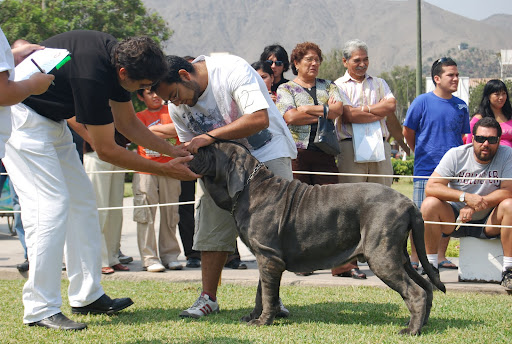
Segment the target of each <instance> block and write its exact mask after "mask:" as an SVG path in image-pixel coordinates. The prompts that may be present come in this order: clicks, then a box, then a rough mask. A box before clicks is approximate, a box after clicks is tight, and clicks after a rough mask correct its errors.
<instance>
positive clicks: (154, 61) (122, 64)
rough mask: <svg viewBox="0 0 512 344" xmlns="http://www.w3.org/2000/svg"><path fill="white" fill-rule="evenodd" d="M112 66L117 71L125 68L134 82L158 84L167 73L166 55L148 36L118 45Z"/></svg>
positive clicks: (133, 38) (128, 39)
mask: <svg viewBox="0 0 512 344" xmlns="http://www.w3.org/2000/svg"><path fill="white" fill-rule="evenodd" d="M112 64H113V65H114V66H115V68H116V69H117V70H119V69H120V68H125V69H126V72H127V74H128V77H129V78H130V79H132V80H143V79H148V80H151V81H154V82H156V81H158V80H159V79H160V78H161V77H162V76H163V75H164V74H166V72H167V63H166V62H165V56H164V53H163V52H162V50H160V48H159V47H158V44H156V42H155V41H153V40H152V39H151V38H149V37H146V36H139V37H131V38H127V39H125V40H123V41H122V42H120V43H118V44H117V45H116V46H115V47H114V49H113V50H112Z"/></svg>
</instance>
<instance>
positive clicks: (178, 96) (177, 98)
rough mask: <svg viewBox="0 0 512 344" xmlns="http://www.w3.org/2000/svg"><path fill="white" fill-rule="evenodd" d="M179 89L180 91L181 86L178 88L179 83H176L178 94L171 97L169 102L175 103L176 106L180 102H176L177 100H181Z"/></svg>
mask: <svg viewBox="0 0 512 344" xmlns="http://www.w3.org/2000/svg"><path fill="white" fill-rule="evenodd" d="M178 91H179V88H178V85H176V96H175V97H174V98H172V99H169V102H171V103H173V104H174V105H176V106H177V105H178V104H176V102H177V101H179V100H180V95H179V92H178Z"/></svg>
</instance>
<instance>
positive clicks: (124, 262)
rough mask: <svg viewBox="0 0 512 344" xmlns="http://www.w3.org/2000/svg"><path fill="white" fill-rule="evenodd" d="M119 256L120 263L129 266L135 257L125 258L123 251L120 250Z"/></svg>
mask: <svg viewBox="0 0 512 344" xmlns="http://www.w3.org/2000/svg"><path fill="white" fill-rule="evenodd" d="M118 256H119V262H120V263H121V264H128V263H131V262H133V257H130V256H125V255H124V254H123V252H121V250H119V254H118Z"/></svg>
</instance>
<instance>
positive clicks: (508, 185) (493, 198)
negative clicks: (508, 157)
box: [483, 180, 512, 208]
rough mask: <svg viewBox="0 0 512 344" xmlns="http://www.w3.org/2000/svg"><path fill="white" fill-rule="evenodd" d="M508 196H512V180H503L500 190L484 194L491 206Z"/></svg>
mask: <svg viewBox="0 0 512 344" xmlns="http://www.w3.org/2000/svg"><path fill="white" fill-rule="evenodd" d="M507 198H512V181H511V180H502V181H501V186H500V188H499V189H498V190H495V191H493V192H491V193H490V194H488V195H486V196H483V199H484V200H485V201H486V202H487V204H488V206H489V207H490V208H493V207H495V206H497V205H498V204H500V203H501V202H503V201H504V200H505V199H507Z"/></svg>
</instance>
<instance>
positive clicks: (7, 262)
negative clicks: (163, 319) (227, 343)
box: [0, 198, 507, 294]
mask: <svg viewBox="0 0 512 344" xmlns="http://www.w3.org/2000/svg"><path fill="white" fill-rule="evenodd" d="M124 202H125V205H132V204H133V203H132V198H125V200H124ZM132 213H133V210H132V209H125V210H124V211H123V214H124V223H123V235H122V239H121V249H122V251H123V253H124V254H126V255H129V256H132V257H133V258H134V261H133V262H132V263H130V264H128V266H129V267H130V269H131V271H127V272H115V273H114V274H111V275H103V277H102V278H103V279H104V280H129V281H138V280H155V281H168V282H198V283H199V282H200V281H201V269H183V270H181V271H166V272H163V273H151V272H146V271H142V265H141V262H140V256H139V252H138V248H137V239H136V238H137V234H136V224H135V222H133V220H132ZM157 228H158V227H157ZM180 245H181V242H180ZM239 250H240V254H241V256H242V260H243V261H244V262H246V263H247V266H248V269H247V270H233V269H228V268H225V269H224V270H223V273H222V283H237V284H243V285H251V286H256V285H257V283H258V276H259V274H258V269H257V265H256V262H255V258H254V256H253V255H252V254H251V253H250V251H249V250H248V249H247V247H246V246H245V245H244V244H243V243H241V242H239ZM178 259H179V260H180V261H181V262H183V264H185V261H186V260H185V257H184V256H183V255H180V257H179V258H178ZM23 261H24V258H23V249H22V247H21V244H20V243H19V241H18V238H17V237H16V236H10V234H9V230H8V227H7V219H6V217H1V218H0V279H23V278H26V274H20V273H19V272H18V270H17V269H16V264H19V263H21V262H23ZM452 261H453V262H454V263H455V264H458V259H457V258H454V259H452ZM360 268H361V270H363V271H364V272H365V273H366V274H367V275H368V278H367V279H366V280H356V279H352V278H340V277H333V276H331V273H330V271H329V270H320V271H316V272H315V273H314V274H313V275H311V276H307V277H302V276H296V275H295V274H294V273H291V272H288V271H286V272H285V273H284V274H283V278H282V282H281V283H282V284H283V285H304V286H375V287H382V288H387V286H386V285H384V283H382V281H380V280H379V279H378V278H377V277H376V276H374V275H373V273H372V272H371V271H370V270H369V268H368V266H367V265H365V264H360ZM63 277H64V276H63ZM441 280H442V281H443V282H444V283H445V285H446V288H447V290H448V292H455V291H457V292H459V291H460V292H469V291H471V292H482V293H495V294H507V292H506V290H505V289H504V288H503V287H501V286H500V285H498V284H493V283H467V282H464V283H461V282H458V272H457V270H449V269H441Z"/></svg>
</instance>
